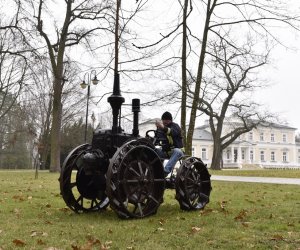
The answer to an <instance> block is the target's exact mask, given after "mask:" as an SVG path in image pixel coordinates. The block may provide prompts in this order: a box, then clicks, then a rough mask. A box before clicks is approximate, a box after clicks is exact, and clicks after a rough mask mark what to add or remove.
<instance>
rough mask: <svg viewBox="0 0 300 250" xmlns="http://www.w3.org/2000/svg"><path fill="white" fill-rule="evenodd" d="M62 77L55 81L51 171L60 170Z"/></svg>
mask: <svg viewBox="0 0 300 250" xmlns="http://www.w3.org/2000/svg"><path fill="white" fill-rule="evenodd" d="M61 81H62V79H61V78H58V77H56V78H55V82H54V96H53V110H52V126H51V162H50V172H57V171H60V138H61V135H60V128H61V110H62V107H61V97H62V83H61Z"/></svg>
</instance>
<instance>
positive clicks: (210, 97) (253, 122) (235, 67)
mask: <svg viewBox="0 0 300 250" xmlns="http://www.w3.org/2000/svg"><path fill="white" fill-rule="evenodd" d="M254 46H255V44H253V43H252V41H251V40H249V39H248V40H247V43H246V45H245V46H244V47H243V48H242V47H240V48H239V49H236V48H234V47H232V46H231V45H229V44H227V43H226V40H225V39H223V38H221V39H220V41H219V42H218V43H217V42H214V43H211V44H209V46H208V48H210V47H211V48H212V49H211V51H212V53H207V54H208V58H210V59H211V60H210V64H212V66H211V72H210V75H212V76H213V77H209V76H207V77H204V80H203V84H202V86H203V88H202V96H201V97H200V100H199V106H198V109H199V110H200V111H201V112H203V113H205V114H206V115H207V116H208V117H209V125H210V129H211V133H212V137H213V143H214V144H213V157H212V163H211V168H212V169H221V164H222V162H221V160H222V152H223V150H224V149H225V148H226V147H227V146H229V145H230V144H231V143H232V142H233V141H235V140H236V139H237V138H238V137H239V136H240V135H241V134H243V133H246V132H249V131H251V130H252V129H253V128H256V127H257V126H258V125H260V124H265V123H266V122H270V121H271V118H274V116H273V115H271V113H270V112H264V111H263V110H262V109H261V108H260V105H259V104H258V103H256V102H254V101H253V100H252V98H251V94H253V92H254V91H255V90H258V89H259V88H261V87H263V84H262V83H261V81H260V79H258V78H257V77H256V74H257V71H258V69H259V68H261V67H263V66H264V65H265V64H266V63H267V59H268V56H269V51H268V49H265V54H263V55H260V54H259V55H258V54H256V53H255V51H254ZM229 117H230V118H231V119H232V118H234V121H231V122H230V123H231V128H230V129H229V130H226V131H224V122H225V121H226V119H228V118H229Z"/></svg>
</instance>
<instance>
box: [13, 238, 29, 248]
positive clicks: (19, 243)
mask: <svg viewBox="0 0 300 250" xmlns="http://www.w3.org/2000/svg"><path fill="white" fill-rule="evenodd" d="M13 243H14V244H15V245H16V246H17V247H23V246H25V245H26V243H25V242H24V241H22V240H18V239H15V240H13Z"/></svg>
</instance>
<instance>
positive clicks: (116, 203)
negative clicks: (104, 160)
mask: <svg viewBox="0 0 300 250" xmlns="http://www.w3.org/2000/svg"><path fill="white" fill-rule="evenodd" d="M164 183H165V180H164V173H163V166H162V163H161V161H160V158H159V157H158V155H157V154H156V152H155V151H154V149H153V148H151V147H149V146H147V145H144V144H143V141H139V140H133V141H130V142H127V143H126V144H124V145H123V146H122V147H121V148H119V150H118V151H117V152H116V153H115V155H114V157H113V158H112V160H111V162H110V165H109V168H108V171H107V186H106V191H107V195H108V197H109V200H110V206H111V208H112V209H113V210H114V211H115V212H116V213H117V214H118V216H119V217H121V218H143V217H146V216H148V215H151V214H154V213H156V211H157V209H158V207H159V205H160V204H161V202H162V198H163V193H164Z"/></svg>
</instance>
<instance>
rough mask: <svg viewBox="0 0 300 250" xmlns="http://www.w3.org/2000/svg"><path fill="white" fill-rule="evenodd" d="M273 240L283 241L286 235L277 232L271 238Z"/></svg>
mask: <svg viewBox="0 0 300 250" xmlns="http://www.w3.org/2000/svg"><path fill="white" fill-rule="evenodd" d="M271 240H275V241H281V240H284V237H283V236H282V235H280V234H275V235H273V237H272V238H271Z"/></svg>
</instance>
